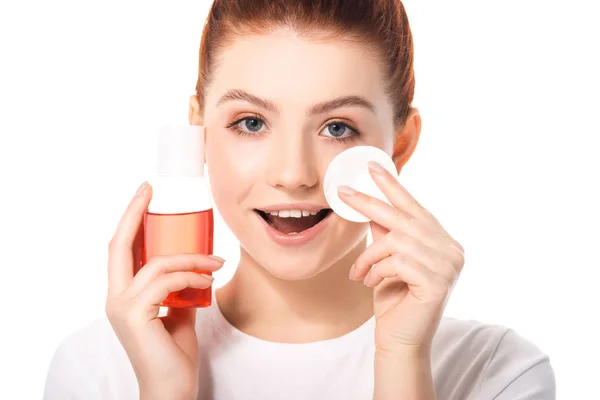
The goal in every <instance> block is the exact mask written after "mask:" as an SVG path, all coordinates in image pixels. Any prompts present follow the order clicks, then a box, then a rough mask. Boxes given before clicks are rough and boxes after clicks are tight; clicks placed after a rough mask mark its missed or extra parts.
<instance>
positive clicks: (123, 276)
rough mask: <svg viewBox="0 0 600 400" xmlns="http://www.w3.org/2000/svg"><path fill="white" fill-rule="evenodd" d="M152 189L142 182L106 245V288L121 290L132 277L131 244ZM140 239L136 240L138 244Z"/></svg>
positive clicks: (139, 226)
mask: <svg viewBox="0 0 600 400" xmlns="http://www.w3.org/2000/svg"><path fill="white" fill-rule="evenodd" d="M151 197H152V190H151V187H150V185H148V184H147V183H143V184H142V186H140V188H139V189H138V192H137V193H136V195H135V196H134V197H133V199H131V201H130V202H129V205H128V206H127V209H126V210H125V212H124V213H123V215H122V216H121V219H120V221H119V225H118V226H117V229H116V231H115V234H114V235H113V237H112V239H111V241H110V243H109V246H108V290H109V292H117V293H118V292H122V291H123V290H125V288H126V287H127V286H128V285H129V283H130V282H131V280H132V279H133V272H134V271H133V263H134V260H133V244H134V242H136V237H139V236H140V235H139V230H140V229H141V226H142V221H143V217H144V213H145V212H146V210H147V208H148V204H149V203H150V198H151ZM139 242H140V241H139V240H137V244H138V245H139V244H140V243H139Z"/></svg>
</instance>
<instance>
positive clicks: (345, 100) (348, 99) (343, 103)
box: [217, 89, 375, 116]
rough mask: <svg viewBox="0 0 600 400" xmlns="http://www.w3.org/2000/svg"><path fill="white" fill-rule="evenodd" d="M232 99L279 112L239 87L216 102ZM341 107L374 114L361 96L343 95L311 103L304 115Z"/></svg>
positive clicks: (372, 106)
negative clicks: (361, 109)
mask: <svg viewBox="0 0 600 400" xmlns="http://www.w3.org/2000/svg"><path fill="white" fill-rule="evenodd" d="M233 100H243V101H247V102H248V103H252V104H254V105H256V106H258V107H261V108H264V109H265V110H268V111H271V112H273V113H279V112H280V109H279V107H277V105H275V103H273V102H272V101H269V100H267V99H263V98H261V97H258V96H256V95H253V94H252V93H249V92H246V91H244V90H241V89H231V90H228V91H227V92H226V93H225V94H224V95H223V96H222V97H221V98H220V99H219V101H218V102H217V106H219V105H221V104H223V103H226V102H228V101H233ZM342 107H362V108H366V109H367V110H369V111H371V112H372V113H373V114H375V106H374V105H373V103H371V102H370V101H369V100H367V99H366V98H364V97H362V96H343V97H338V98H336V99H333V100H328V101H324V102H321V103H317V104H313V105H312V106H311V107H310V108H309V109H308V111H307V112H306V115H307V116H311V115H315V114H324V113H326V112H329V111H333V110H335V109H337V108H342Z"/></svg>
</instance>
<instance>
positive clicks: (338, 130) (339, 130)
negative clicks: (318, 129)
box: [322, 122, 360, 141]
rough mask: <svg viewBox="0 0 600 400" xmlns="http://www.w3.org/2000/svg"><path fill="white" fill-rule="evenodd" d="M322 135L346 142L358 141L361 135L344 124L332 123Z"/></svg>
mask: <svg viewBox="0 0 600 400" xmlns="http://www.w3.org/2000/svg"><path fill="white" fill-rule="evenodd" d="M322 135H323V136H325V137H330V138H332V139H335V140H338V141H345V140H352V139H356V137H358V136H359V135H360V133H359V132H358V130H356V129H354V128H351V127H350V126H348V125H346V124H344V123H342V122H332V123H330V124H329V125H327V127H326V128H325V129H323V131H322Z"/></svg>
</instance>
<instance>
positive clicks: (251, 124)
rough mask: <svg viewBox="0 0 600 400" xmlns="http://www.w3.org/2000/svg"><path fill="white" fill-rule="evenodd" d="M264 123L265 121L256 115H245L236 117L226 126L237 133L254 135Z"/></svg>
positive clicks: (257, 133) (259, 132)
mask: <svg viewBox="0 0 600 400" xmlns="http://www.w3.org/2000/svg"><path fill="white" fill-rule="evenodd" d="M264 125H265V121H263V120H262V119H261V118H258V117H257V116H250V117H245V118H242V119H238V120H237V121H235V122H234V123H232V124H230V125H228V126H227V128H229V129H233V130H234V131H235V132H236V133H237V134H239V135H242V136H244V135H252V136H256V135H259V134H261V133H263V132H261V131H260V130H261V128H262V127H263V126H264Z"/></svg>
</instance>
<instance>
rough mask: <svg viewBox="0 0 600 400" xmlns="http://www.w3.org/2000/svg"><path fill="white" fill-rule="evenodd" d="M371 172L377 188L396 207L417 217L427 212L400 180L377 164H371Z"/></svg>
mask: <svg viewBox="0 0 600 400" xmlns="http://www.w3.org/2000/svg"><path fill="white" fill-rule="evenodd" d="M369 172H370V173H371V176H372V177H373V180H374V181H375V183H376V184H377V186H379V188H380V189H381V191H382V192H383V194H384V195H385V197H387V199H388V200H389V201H390V203H392V205H393V206H394V207H396V208H400V209H402V210H404V211H405V212H406V213H408V214H411V215H414V216H415V217H418V216H420V215H421V214H423V212H424V211H426V209H425V207H423V206H422V205H421V204H420V203H419V202H418V201H417V200H416V199H415V198H414V197H413V196H412V195H411V194H410V192H409V191H408V190H406V188H405V187H404V186H403V185H402V184H401V183H400V181H398V178H397V177H395V176H392V174H390V173H389V172H388V171H387V170H386V169H385V168H383V167H382V166H381V165H379V164H378V163H377V162H375V161H371V162H369Z"/></svg>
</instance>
